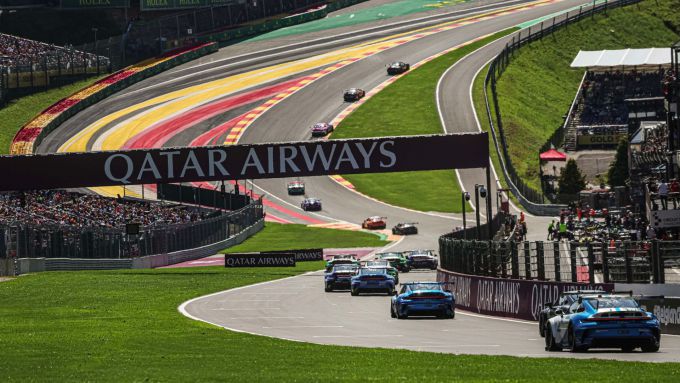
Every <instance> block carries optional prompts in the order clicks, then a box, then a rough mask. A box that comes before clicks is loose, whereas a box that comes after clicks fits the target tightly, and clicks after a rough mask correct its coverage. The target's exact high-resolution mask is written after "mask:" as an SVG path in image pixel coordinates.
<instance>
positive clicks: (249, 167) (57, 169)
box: [0, 133, 489, 191]
mask: <svg viewBox="0 0 680 383" xmlns="http://www.w3.org/2000/svg"><path fill="white" fill-rule="evenodd" d="M488 160H489V141H488V136H487V134H486V133H475V134H441V135H429V136H404V137H381V138H365V139H350V140H320V141H303V142H287V143H275V144H254V145H230V146H207V147H193V148H164V149H146V150H125V151H108V152H91V153H59V154H45V155H28V156H2V157H0V191H7V190H33V189H56V188H75V187H87V186H111V185H135V184H157V183H171V182H174V183H178V182H195V181H216V180H243V179H260V178H283V177H301V176H318V175H331V174H356V173H385V172H400V171H414V170H439V169H463V168H483V167H487V166H488Z"/></svg>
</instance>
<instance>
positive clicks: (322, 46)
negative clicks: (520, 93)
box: [39, 0, 680, 361]
mask: <svg viewBox="0 0 680 383" xmlns="http://www.w3.org/2000/svg"><path fill="white" fill-rule="evenodd" d="M519 3H527V2H524V1H521V2H520V1H511V2H506V4H503V5H508V4H510V5H517V4H519ZM581 4H584V2H583V1H575V0H564V1H542V2H538V3H532V4H530V5H526V4H525V5H521V6H516V8H513V9H508V10H503V11H501V12H495V13H488V12H489V10H490V9H491V8H494V7H498V5H487V6H483V8H479V7H477V8H475V7H473V5H472V4H468V5H465V6H464V7H462V8H461V9H463V8H467V10H460V11H456V12H457V13H455V14H451V15H448V16H446V17H448V18H449V19H451V18H459V20H458V19H457V20H454V21H449V22H447V23H444V24H441V22H442V18H443V16H428V17H430V19H427V20H425V19H422V17H421V19H420V20H417V19H418V17H419V16H417V15H415V16H412V19H414V20H416V21H410V22H409V21H400V22H401V24H400V25H392V26H388V27H386V26H385V25H387V24H386V23H384V22H383V23H381V25H379V26H376V27H368V26H367V27H362V28H357V30H355V31H351V32H347V34H346V35H340V36H338V35H337V33H338V31H326V33H325V35H324V36H319V35H316V36H315V37H314V38H315V40H310V41H306V42H303V43H299V42H296V43H292V42H291V44H292V45H291V47H289V48H288V51H285V50H281V49H279V48H276V47H275V46H274V45H272V44H274V42H261V43H259V45H257V44H256V46H255V47H253V48H252V50H250V51H248V50H244V51H239V49H242V48H241V47H240V46H235V47H232V48H227V49H224V50H222V51H220V52H219V53H217V54H215V55H211V56H208V57H205V58H203V59H201V60H200V61H199V62H193V63H188V64H185V65H183V66H180V67H178V68H175V69H173V70H171V71H168V72H166V73H164V74H161V75H159V76H157V77H154V78H153V79H149V80H147V81H143V82H141V83H139V84H137V85H135V86H134V87H131V88H130V89H127V90H125V91H123V92H121V94H119V95H116V96H115V97H111V98H109V99H107V100H104V101H103V102H101V103H99V104H97V105H95V106H94V107H90V108H88V109H87V110H85V111H84V112H82V113H80V114H78V115H77V116H76V117H74V118H72V119H71V120H69V121H68V122H67V123H65V124H64V125H63V126H62V127H60V128H59V129H58V130H57V131H56V132H54V133H53V134H52V135H50V136H48V137H47V139H46V140H44V141H43V143H42V144H41V146H40V148H39V151H40V152H55V151H79V150H105V149H118V148H141V147H154V146H188V145H206V144H223V143H227V144H233V143H236V142H238V143H259V142H281V141H291V140H296V141H297V140H307V139H309V127H310V126H311V125H312V124H313V123H316V122H319V121H330V120H333V119H334V118H335V117H336V116H337V115H338V114H340V113H341V112H342V111H343V110H344V109H345V108H346V107H347V106H348V104H347V103H344V102H343V101H342V97H341V91H342V90H343V89H345V88H348V87H361V88H364V89H366V90H367V91H370V90H371V89H373V88H375V87H377V86H379V85H380V84H381V83H382V82H384V81H385V80H386V79H387V76H386V74H385V68H384V66H385V64H387V63H389V62H392V61H397V60H400V61H406V62H410V63H416V62H419V61H422V60H424V59H426V58H428V57H430V56H433V55H435V54H437V53H440V52H442V51H445V50H447V49H450V48H452V47H455V46H458V45H460V44H464V43H468V42H470V41H472V40H474V39H476V38H479V37H482V36H485V35H488V34H491V33H494V32H497V31H500V30H503V29H506V28H509V27H512V26H515V25H517V24H519V23H522V22H525V21H529V20H533V19H536V18H538V17H541V16H544V15H548V14H552V13H554V12H557V11H561V10H565V9H569V8H572V7H574V6H577V5H581ZM453 9H455V8H453ZM464 17H465V18H464ZM463 18H464V19H463ZM433 25H434V26H433ZM367 28H373V29H370V30H368V31H365V30H361V29H367ZM409 30H411V31H412V32H407V31H409ZM267 44H269V45H267ZM502 44H504V43H503V42H500V43H495V44H491V45H489V46H488V47H486V48H483V49H480V50H479V51H477V52H475V53H473V54H471V55H470V56H468V57H467V58H466V59H464V60H462V61H460V62H459V64H457V65H456V66H455V67H454V68H452V69H451V70H450V71H449V72H447V74H446V75H445V76H444V78H443V79H442V82H441V84H440V91H439V94H438V95H439V97H440V106H441V117H442V122H443V125H444V126H445V128H446V131H447V132H449V133H454V132H466V131H477V130H478V125H477V123H476V121H475V118H474V112H473V111H472V107H471V105H470V95H469V92H470V90H469V89H470V83H471V81H472V78H474V75H475V73H476V72H477V70H478V69H479V68H480V67H481V66H482V65H483V64H484V63H485V62H486V61H488V59H489V58H490V57H492V55H493V54H494V52H497V51H498V50H499V49H500V47H501V45H502ZM233 55H240V56H238V57H232V56H233ZM282 84H283V85H282ZM433 97H434V95H433ZM367 128H370V127H367ZM460 175H461V183H462V185H463V187H464V188H465V189H467V190H472V189H474V186H473V185H474V184H475V183H486V182H485V179H484V178H483V172H482V171H481V170H469V171H462V172H460ZM286 181H287V180H281V179H278V180H263V181H256V182H255V188H254V189H255V192H256V193H258V194H264V195H266V196H267V197H266V198H267V201H268V202H267V205H266V206H267V214H268V216H269V217H273V218H274V220H277V221H279V222H296V223H305V224H315V225H320V226H333V225H345V226H347V227H356V226H357V225H358V224H359V223H360V222H361V221H362V220H363V219H364V218H365V217H367V216H370V215H381V216H387V217H388V225H390V226H391V225H393V224H395V223H397V222H403V221H407V222H409V221H416V222H419V229H420V234H419V235H417V236H409V237H405V238H403V239H402V240H400V241H398V242H395V243H394V244H393V245H391V246H390V247H391V248H393V249H398V250H407V249H413V248H431V249H436V248H437V246H438V245H437V238H438V237H439V236H440V235H441V234H443V233H445V232H448V231H450V230H451V229H452V228H453V227H454V226H459V225H460V224H461V219H460V217H458V216H456V215H453V214H438V213H423V212H415V211H410V210H408V209H403V208H399V207H394V206H389V205H387V204H384V203H382V202H380V201H375V200H373V199H370V198H367V197H365V196H362V195H360V194H358V193H356V192H355V191H353V190H351V189H349V188H346V187H344V186H342V185H341V184H339V183H338V182H336V181H335V180H332V179H331V178H329V177H310V178H306V179H305V182H306V184H307V190H308V194H309V195H310V196H313V197H318V198H321V199H322V201H323V204H324V205H323V211H322V212H320V213H306V212H303V211H302V210H301V209H300V208H299V203H300V201H301V199H302V197H299V196H298V197H291V196H288V195H287V193H286V191H285V184H286ZM494 187H495V185H494ZM140 190H141V189H139V188H137V189H133V190H128V193H130V192H131V193H136V194H139V192H140ZM97 191H98V192H101V193H103V194H109V195H115V194H116V193H120V190H117V189H115V188H101V189H99V190H97ZM152 192H153V190H151V189H150V190H149V191H148V193H150V194H151V193H152ZM491 192H492V195H494V194H493V193H494V192H495V189H494V188H492V190H491ZM121 194H122V193H121ZM147 195H148V194H147ZM459 198H460V197H459V196H452V197H451V199H452V203H456V202H458V201H459ZM470 222H471V223H472V221H470ZM532 225H535V226H536V230H531V228H532ZM544 225H545V219H544V218H535V217H529V227H530V230H531V231H530V233H531V234H532V235H531V236H530V239H543V235H544V230H543V228H544V227H545V226H544ZM402 278H403V280H409V279H414V280H432V279H434V274H433V273H432V272H413V273H409V274H402ZM322 283H323V277H322V274H321V273H311V274H306V275H304V276H299V277H294V278H289V279H284V280H279V281H274V282H269V283H267V284H261V285H255V286H248V287H244V288H240V289H235V290H230V291H226V292H221V293H217V294H213V295H210V296H205V297H201V298H198V299H195V300H192V301H190V302H188V303H186V304H184V305H183V306H182V310H183V312H185V313H186V314H188V315H190V316H191V317H193V318H195V319H198V320H203V321H206V322H209V323H213V324H216V325H219V326H223V327H226V328H229V329H233V330H236V331H246V332H251V333H255V334H262V335H268V336H274V337H279V338H286V339H294V340H300V341H308V342H314V343H323V344H341V345H354V346H377V347H390V348H405V349H414V350H424V351H436V352H451V353H470V354H504V355H525V356H570V357H579V358H588V357H598V358H609V359H621V360H641V361H680V352H679V351H680V338H677V337H668V336H667V337H664V338H663V340H662V351H661V352H659V353H655V354H642V353H627V354H624V353H620V352H591V353H588V354H569V353H550V354H549V353H547V352H544V351H543V339H542V338H540V337H539V336H538V332H537V329H536V324H534V323H528V322H521V321H508V320H501V319H497V318H488V317H481V316H477V315H473V314H469V313H463V312H458V315H457V317H456V319H455V320H429V319H425V320H408V321H399V320H392V319H390V317H389V309H388V307H389V306H388V304H389V303H388V302H389V298H388V297H384V296H366V297H351V296H350V295H349V293H346V292H345V293H340V292H338V293H324V292H323V290H322V287H323V285H322Z"/></svg>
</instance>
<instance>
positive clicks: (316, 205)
mask: <svg viewBox="0 0 680 383" xmlns="http://www.w3.org/2000/svg"><path fill="white" fill-rule="evenodd" d="M300 207H301V208H302V210H304V211H319V210H321V200H320V199H318V198H305V199H304V200H302V202H301V203H300Z"/></svg>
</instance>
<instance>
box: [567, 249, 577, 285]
mask: <svg viewBox="0 0 680 383" xmlns="http://www.w3.org/2000/svg"><path fill="white" fill-rule="evenodd" d="M568 243H569V258H570V260H571V262H570V263H571V281H572V282H577V281H578V278H577V276H576V246H575V245H576V243H575V242H568Z"/></svg>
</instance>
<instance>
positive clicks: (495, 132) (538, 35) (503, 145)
mask: <svg viewBox="0 0 680 383" xmlns="http://www.w3.org/2000/svg"><path fill="white" fill-rule="evenodd" d="M640 1H641V0H617V1H605V2H604V3H602V4H599V5H594V6H590V7H586V9H584V7H583V6H581V7H579V10H578V13H576V12H573V13H572V14H571V15H570V14H569V13H570V12H567V13H566V15H565V16H564V18H563V19H562V20H560V21H557V19H558V17H553V18H552V23H551V24H550V25H545V23H546V22H545V21H542V22H541V23H540V29H539V28H536V29H534V31H533V32H532V30H531V27H529V28H528V31H527V33H526V34H525V35H524V36H522V31H520V32H519V34H518V35H517V36H513V38H512V42H509V43H507V44H506V45H505V48H504V49H503V50H502V51H501V53H500V54H498V55H497V56H496V57H495V58H494V59H493V60H492V61H491V63H490V64H489V69H488V71H487V73H486V77H485V78H484V101H485V104H486V105H485V106H486V112H487V118H488V120H489V126H490V128H491V137H492V138H493V141H494V146H495V148H496V152H497V153H498V158H499V161H500V162H501V168H502V170H503V175H504V176H505V179H506V180H507V182H508V185H509V186H510V189H511V190H512V192H513V194H514V195H515V196H516V197H517V198H518V199H519V201H520V202H521V203H522V205H523V206H524V207H525V208H526V210H527V211H529V212H530V213H532V214H536V215H553V214H557V213H559V211H560V210H561V209H562V208H564V207H565V205H560V204H546V203H545V201H546V199H545V196H544V195H543V193H542V192H540V191H537V190H535V189H533V188H532V187H531V186H529V185H528V184H527V183H526V182H524V180H523V179H522V178H521V177H520V176H519V175H518V174H517V170H516V169H515V167H514V165H513V163H512V160H511V158H510V155H509V154H508V146H507V142H506V139H505V132H504V130H503V119H502V115H501V111H500V108H499V105H498V93H497V91H496V82H497V80H498V77H500V75H501V74H502V73H503V71H504V70H505V69H506V68H507V66H508V65H509V63H510V60H511V57H512V55H513V54H514V52H515V51H517V50H518V49H520V48H521V47H522V46H523V45H526V44H529V43H531V42H533V41H536V40H540V39H542V38H543V37H544V36H546V35H549V34H551V33H553V32H555V31H557V30H558V29H561V28H563V27H567V26H568V25H570V24H572V23H574V22H578V21H581V20H583V19H585V18H587V17H592V16H593V15H595V14H599V13H606V11H607V10H608V9H613V8H617V7H622V6H626V5H631V4H636V3H638V2H640ZM593 4H594V3H593ZM489 87H490V88H491V96H492V97H491V98H492V101H493V107H494V114H495V119H496V122H497V126H496V124H495V123H494V117H492V112H491V104H490V102H489V95H488V92H487V89H488V88H489ZM560 130H561V129H560ZM563 135H564V133H563V132H562V133H558V132H556V133H554V134H553V136H554V137H553V138H556V137H559V136H562V137H563ZM499 140H500V142H499Z"/></svg>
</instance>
